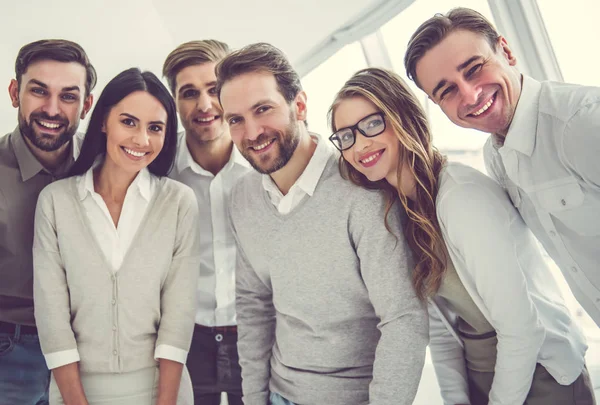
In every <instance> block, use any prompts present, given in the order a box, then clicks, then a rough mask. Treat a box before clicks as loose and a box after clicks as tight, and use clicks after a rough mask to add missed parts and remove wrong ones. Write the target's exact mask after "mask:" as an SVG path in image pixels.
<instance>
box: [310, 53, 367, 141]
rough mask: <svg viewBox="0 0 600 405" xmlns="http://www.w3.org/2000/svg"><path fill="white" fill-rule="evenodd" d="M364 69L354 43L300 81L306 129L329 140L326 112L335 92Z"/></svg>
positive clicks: (362, 61)
mask: <svg viewBox="0 0 600 405" xmlns="http://www.w3.org/2000/svg"><path fill="white" fill-rule="evenodd" d="M366 67H367V62H366V60H365V56H364V54H363V51H362V47H361V46H360V43H358V42H354V43H352V44H350V45H346V46H345V47H344V48H342V49H340V50H339V51H338V52H336V53H335V54H334V55H333V56H331V57H330V58H329V59H327V60H326V61H325V62H323V63H322V64H321V65H319V66H318V67H316V68H315V69H313V70H312V71H311V72H310V73H308V74H307V75H305V76H304V77H303V78H302V87H303V88H304V90H305V91H306V96H307V99H308V101H307V104H308V127H309V129H310V131H311V132H316V133H318V134H320V135H322V136H323V137H329V135H330V132H331V130H330V128H329V123H328V122H327V111H328V110H329V106H330V105H331V103H332V102H333V98H334V97H335V95H336V93H337V92H338V91H339V90H340V89H341V88H342V86H343V85H344V83H345V82H346V80H348V79H349V78H350V76H352V75H353V74H354V72H356V71H357V70H360V69H364V68H366Z"/></svg>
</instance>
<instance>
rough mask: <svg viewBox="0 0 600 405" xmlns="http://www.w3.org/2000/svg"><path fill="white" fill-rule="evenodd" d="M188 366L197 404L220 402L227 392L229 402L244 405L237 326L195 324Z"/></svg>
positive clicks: (210, 404)
mask: <svg viewBox="0 0 600 405" xmlns="http://www.w3.org/2000/svg"><path fill="white" fill-rule="evenodd" d="M187 367H188V370H189V372H190V377H191V379H192V386H193V388H194V404H195V405H219V404H220V403H221V393H222V392H225V393H227V401H228V402H229V405H242V370H241V368H240V363H239V358H238V352H237V332H236V330H235V327H225V328H207V327H204V326H200V325H196V327H195V329H194V336H193V338H192V346H191V347H190V351H189V354H188V359H187Z"/></svg>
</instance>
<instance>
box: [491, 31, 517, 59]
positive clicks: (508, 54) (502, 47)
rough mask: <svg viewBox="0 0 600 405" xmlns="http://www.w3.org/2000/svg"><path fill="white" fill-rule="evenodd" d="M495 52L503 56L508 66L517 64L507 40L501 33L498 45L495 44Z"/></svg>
mask: <svg viewBox="0 0 600 405" xmlns="http://www.w3.org/2000/svg"><path fill="white" fill-rule="evenodd" d="M496 52H498V53H499V54H501V55H502V56H504V58H505V59H506V61H507V62H508V64H509V65H510V66H515V65H516V64H517V57H516V56H515V54H514V53H513V51H512V49H510V46H509V45H508V41H507V40H506V38H504V37H503V36H502V35H500V37H499V38H498V45H497V46H496Z"/></svg>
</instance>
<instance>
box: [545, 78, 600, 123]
mask: <svg viewBox="0 0 600 405" xmlns="http://www.w3.org/2000/svg"><path fill="white" fill-rule="evenodd" d="M539 103H540V106H539V109H540V113H541V114H547V115H551V116H554V117H556V118H558V119H560V120H561V121H565V122H566V121H570V120H572V119H573V118H575V117H577V116H583V117H585V113H586V112H588V111H591V110H595V112H596V113H597V114H598V113H600V108H598V107H600V87H592V86H581V85H577V84H570V83H557V82H543V83H542V92H541V95H540V101H539ZM594 107H596V108H594ZM596 119H597V115H596Z"/></svg>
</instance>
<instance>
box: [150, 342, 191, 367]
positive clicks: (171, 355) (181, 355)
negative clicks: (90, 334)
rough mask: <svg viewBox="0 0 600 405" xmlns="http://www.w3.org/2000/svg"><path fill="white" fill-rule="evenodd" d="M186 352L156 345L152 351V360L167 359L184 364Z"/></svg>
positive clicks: (172, 347)
mask: <svg viewBox="0 0 600 405" xmlns="http://www.w3.org/2000/svg"><path fill="white" fill-rule="evenodd" d="M187 355H188V352H187V351H186V350H182V349H179V348H178V347H175V346H170V345H158V347H157V348H156V350H155V351H154V360H158V359H167V360H173V361H176V362H178V363H181V364H185V361H186V360H187Z"/></svg>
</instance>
